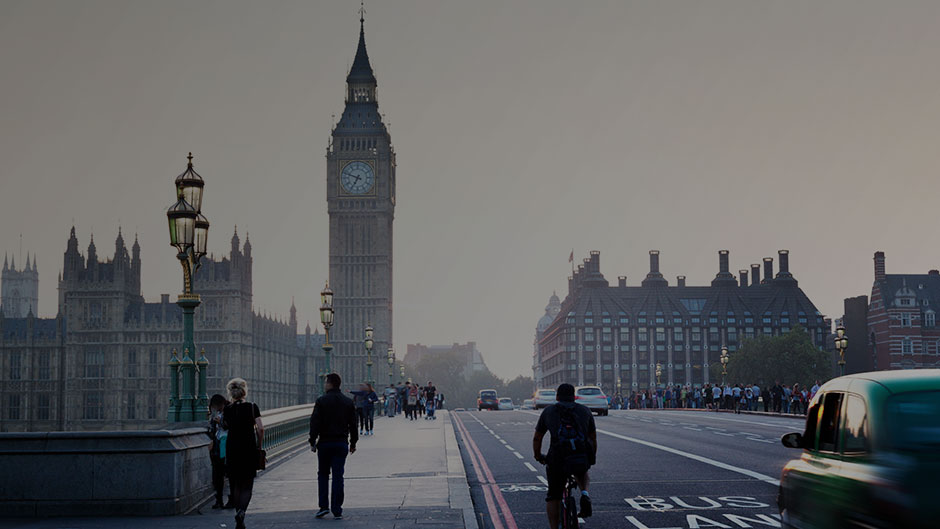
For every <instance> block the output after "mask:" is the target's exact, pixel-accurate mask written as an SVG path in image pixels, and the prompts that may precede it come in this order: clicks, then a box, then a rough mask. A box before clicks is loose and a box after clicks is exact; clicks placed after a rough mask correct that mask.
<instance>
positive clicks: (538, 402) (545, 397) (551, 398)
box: [532, 389, 556, 410]
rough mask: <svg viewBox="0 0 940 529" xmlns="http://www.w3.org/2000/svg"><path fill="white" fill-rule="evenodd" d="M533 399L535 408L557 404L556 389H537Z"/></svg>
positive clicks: (539, 408)
mask: <svg viewBox="0 0 940 529" xmlns="http://www.w3.org/2000/svg"><path fill="white" fill-rule="evenodd" d="M532 400H534V401H535V409H537V410H541V409H542V408H544V407H546V406H548V405H550V404H555V402H556V401H555V390H554V389H539V390H536V392H535V395H533V396H532Z"/></svg>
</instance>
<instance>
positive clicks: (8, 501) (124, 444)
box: [0, 404, 313, 518]
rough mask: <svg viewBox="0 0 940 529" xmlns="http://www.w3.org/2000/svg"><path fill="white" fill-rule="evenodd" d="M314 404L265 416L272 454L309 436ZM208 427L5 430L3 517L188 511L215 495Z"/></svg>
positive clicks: (0, 454) (0, 489)
mask: <svg viewBox="0 0 940 529" xmlns="http://www.w3.org/2000/svg"><path fill="white" fill-rule="evenodd" d="M312 409H313V404H305V405H300V406H289V407H286V408H278V409H274V410H267V411H265V412H264V413H262V415H261V420H262V422H264V425H265V434H264V448H265V449H266V450H267V451H268V457H269V459H270V458H272V457H273V456H276V455H277V454H279V453H282V452H284V451H286V450H288V449H290V448H292V447H294V446H297V445H298V444H301V443H303V442H304V441H305V440H306V438H307V435H308V431H309V420H310V413H311V411H312ZM171 427H172V428H174V429H169V428H171ZM206 432H207V430H206V427H205V426H204V423H186V424H175V425H168V429H163V430H142V431H104V432H25V433H19V432H18V433H0V469H3V471H2V472H0V518H4V517H33V516H76V515H77V516H120V515H125V516H128V515H129V516H140V515H145V516H146V515H151V516H154V515H173V514H181V513H184V512H187V511H189V510H191V509H193V508H194V507H197V506H198V505H199V504H201V503H202V501H203V500H205V499H206V498H207V497H208V496H209V495H210V494H211V489H212V468H211V463H210V462H209V450H208V446H209V436H208V435H206Z"/></svg>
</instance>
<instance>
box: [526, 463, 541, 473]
mask: <svg viewBox="0 0 940 529" xmlns="http://www.w3.org/2000/svg"><path fill="white" fill-rule="evenodd" d="M525 467H526V468H527V469H529V470H531V471H532V472H538V471H539V470H538V469H537V468H535V467H534V466H532V463H529V462H528V461H526V462H525Z"/></svg>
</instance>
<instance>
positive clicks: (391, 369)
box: [388, 347, 395, 386]
mask: <svg viewBox="0 0 940 529" xmlns="http://www.w3.org/2000/svg"><path fill="white" fill-rule="evenodd" d="M394 374H395V351H393V350H392V348H391V347H389V348H388V385H389V386H391V385H392V376H393V375H394Z"/></svg>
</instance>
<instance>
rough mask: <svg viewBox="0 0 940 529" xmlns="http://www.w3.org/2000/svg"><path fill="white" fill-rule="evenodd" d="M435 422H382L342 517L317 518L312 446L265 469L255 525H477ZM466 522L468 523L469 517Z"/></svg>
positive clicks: (214, 514)
mask: <svg viewBox="0 0 940 529" xmlns="http://www.w3.org/2000/svg"><path fill="white" fill-rule="evenodd" d="M438 414H439V418H438V419H437V420H434V421H426V420H420V419H419V420H416V421H409V420H406V419H405V418H404V417H403V416H401V415H399V416H397V417H394V418H387V417H381V418H378V417H377V418H376V421H375V435H373V436H368V437H361V438H360V439H359V444H358V446H357V451H356V453H355V454H352V455H350V456H349V458H348V459H347V462H346V487H345V488H346V500H345V505H344V507H343V520H341V521H337V520H333V518H332V515H328V516H326V518H324V519H322V520H317V519H315V518H314V516H313V515H314V512H315V511H316V508H317V499H316V498H317V457H316V454H315V453H313V452H311V451H310V450H309V449H305V448H300V449H299V451H298V453H297V454H296V455H294V456H292V457H290V458H288V459H286V460H285V461H283V462H282V463H279V464H277V465H275V466H273V467H272V468H269V469H268V470H266V471H264V472H261V473H259V476H258V479H257V480H256V481H255V487H254V495H253V497H252V499H251V506H250V507H249V508H248V517H247V519H246V524H247V526H248V527H249V528H250V529H254V528H272V529H289V528H291V529H292V528H299V527H304V528H308V527H313V528H315V527H317V526H318V525H320V524H326V525H324V527H326V526H328V527H333V528H339V527H342V528H355V529H359V528H375V529H393V528H394V529H398V528H407V527H425V528H427V527H434V528H435V529H458V528H459V529H476V528H477V524H476V521H475V519H474V514H473V505H472V503H471V501H470V492H469V489H468V486H467V477H466V473H465V471H464V467H463V462H462V460H461V458H460V452H459V449H458V447H457V440H456V437H455V436H454V430H453V425H452V424H451V421H450V417H449V416H448V413H447V412H446V411H443V412H438ZM233 517H234V511H231V510H226V511H219V510H212V509H210V508H209V507H208V505H207V506H205V507H203V508H201V509H200V510H199V512H196V513H193V514H190V515H186V516H176V517H161V518H144V517H140V518H69V519H63V518H49V519H38V520H37V519H32V520H6V521H0V527H2V528H7V527H10V528H16V529H57V528H70V529H90V528H96V529H97V528H102V529H110V528H119V527H120V528H124V527H133V528H140V529H151V528H152V529H210V528H212V529H219V528H225V529H231V528H233V527H234V526H235V523H234V518H233ZM465 520H466V522H465Z"/></svg>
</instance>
